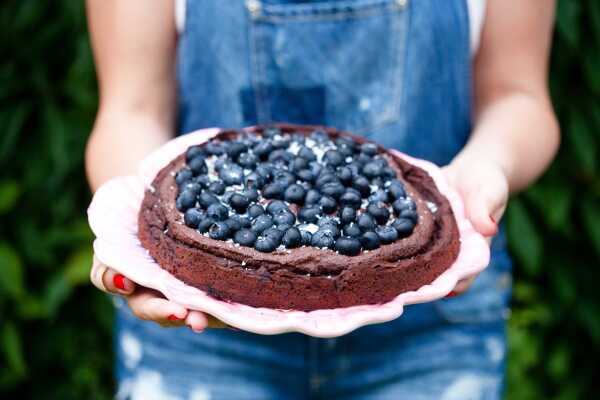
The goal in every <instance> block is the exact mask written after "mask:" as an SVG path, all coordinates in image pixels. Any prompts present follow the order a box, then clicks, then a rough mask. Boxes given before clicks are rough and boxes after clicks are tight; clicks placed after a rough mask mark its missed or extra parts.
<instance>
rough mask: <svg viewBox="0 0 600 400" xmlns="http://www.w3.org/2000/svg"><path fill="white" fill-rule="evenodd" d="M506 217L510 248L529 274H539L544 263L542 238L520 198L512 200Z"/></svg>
mask: <svg viewBox="0 0 600 400" xmlns="http://www.w3.org/2000/svg"><path fill="white" fill-rule="evenodd" d="M506 219H507V231H508V238H509V245H510V249H511V250H512V252H513V254H514V255H515V257H517V258H518V260H519V261H520V262H521V265H522V266H523V268H524V269H525V272H527V274H528V275H530V276H535V275H538V274H539V273H540V270H541V265H542V239H541V237H540V234H539V232H538V231H537V228H536V225H535V223H534V221H533V220H532V219H531V217H530V216H529V213H528V212H527V210H526V209H525V206H524V204H523V202H522V201H521V200H520V199H518V198H517V199H514V200H512V202H511V204H510V206H509V207H508V211H507V217H506Z"/></svg>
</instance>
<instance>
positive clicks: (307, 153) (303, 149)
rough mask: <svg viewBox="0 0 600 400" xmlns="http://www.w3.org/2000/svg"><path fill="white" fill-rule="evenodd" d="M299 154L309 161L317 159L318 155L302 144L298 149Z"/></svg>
mask: <svg viewBox="0 0 600 400" xmlns="http://www.w3.org/2000/svg"><path fill="white" fill-rule="evenodd" d="M298 156H299V157H302V158H304V159H305V160H307V161H316V160H317V156H316V155H315V153H313V151H312V150H311V149H309V148H308V147H306V146H302V147H301V148H300V150H298Z"/></svg>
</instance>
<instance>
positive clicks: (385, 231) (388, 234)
mask: <svg viewBox="0 0 600 400" xmlns="http://www.w3.org/2000/svg"><path fill="white" fill-rule="evenodd" d="M375 233H376V234H377V236H378V237H379V240H380V241H381V243H383V244H389V243H392V242H393V241H395V240H396V239H398V231H397V230H396V229H395V228H394V227H393V226H389V225H386V226H378V227H377V228H375Z"/></svg>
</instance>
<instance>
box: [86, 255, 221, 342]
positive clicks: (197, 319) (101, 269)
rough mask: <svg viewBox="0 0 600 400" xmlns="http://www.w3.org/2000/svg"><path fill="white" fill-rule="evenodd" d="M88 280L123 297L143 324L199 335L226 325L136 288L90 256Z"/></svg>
mask: <svg viewBox="0 0 600 400" xmlns="http://www.w3.org/2000/svg"><path fill="white" fill-rule="evenodd" d="M90 277H91V280H92V283H93V284H94V286H96V287H97V288H98V289H100V290H102V291H105V292H107V293H111V294H117V295H121V296H123V297H124V298H125V299H126V300H127V303H128V304H129V307H130V308H131V311H132V312H133V314H134V315H135V316H136V317H138V318H140V319H142V320H145V321H154V322H156V323H158V324H159V325H160V326H162V327H165V328H168V327H180V326H186V325H187V326H189V327H190V329H192V330H193V331H194V332H197V333H200V332H202V331H204V329H206V328H227V327H228V325H226V324H225V323H223V322H221V321H219V320H217V319H216V318H214V317H212V316H210V315H208V314H204V313H202V312H200V311H195V310H188V309H186V308H185V307H183V306H181V305H179V304H177V303H175V302H172V301H170V300H167V299H166V298H165V297H164V296H163V295H162V294H161V293H159V292H157V291H156V290H152V289H149V288H145V287H142V286H138V285H136V284H135V282H133V281H132V280H130V279H128V278H127V277H125V276H123V275H122V274H120V273H119V272H117V271H115V270H114V269H112V268H110V267H108V266H106V265H104V264H102V263H101V262H100V260H98V259H97V258H96V257H95V256H94V261H93V265H92V271H91V273H90Z"/></svg>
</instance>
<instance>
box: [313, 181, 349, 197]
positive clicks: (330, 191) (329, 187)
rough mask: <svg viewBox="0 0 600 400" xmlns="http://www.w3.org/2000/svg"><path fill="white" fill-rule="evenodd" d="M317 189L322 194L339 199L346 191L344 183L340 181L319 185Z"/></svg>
mask: <svg viewBox="0 0 600 400" xmlns="http://www.w3.org/2000/svg"><path fill="white" fill-rule="evenodd" d="M319 190H320V192H321V193H322V194H324V195H326V196H330V197H333V198H335V199H339V198H340V197H341V196H342V195H343V194H344V192H345V191H346V188H344V185H342V184H341V183H337V182H330V183H326V184H324V185H323V186H321V188H320V189H319Z"/></svg>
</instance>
